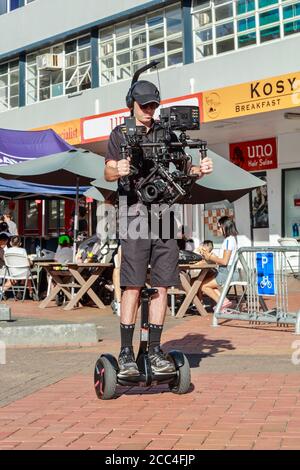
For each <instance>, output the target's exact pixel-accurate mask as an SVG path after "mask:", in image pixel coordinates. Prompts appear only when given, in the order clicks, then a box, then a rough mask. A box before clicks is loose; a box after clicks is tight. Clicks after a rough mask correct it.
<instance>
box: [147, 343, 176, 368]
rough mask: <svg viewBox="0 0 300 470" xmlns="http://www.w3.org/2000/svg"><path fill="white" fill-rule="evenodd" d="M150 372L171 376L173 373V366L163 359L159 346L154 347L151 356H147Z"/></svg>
mask: <svg viewBox="0 0 300 470" xmlns="http://www.w3.org/2000/svg"><path fill="white" fill-rule="evenodd" d="M149 359H150V363H151V369H152V372H154V373H155V374H171V373H172V372H175V371H176V369H175V366H174V364H173V363H172V362H170V361H168V359H166V358H165V355H164V353H163V352H162V350H161V349H160V346H155V348H154V350H153V352H152V354H149Z"/></svg>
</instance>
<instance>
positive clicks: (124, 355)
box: [118, 347, 140, 377]
mask: <svg viewBox="0 0 300 470" xmlns="http://www.w3.org/2000/svg"><path fill="white" fill-rule="evenodd" d="M118 364H119V369H120V370H119V373H118V375H119V376H121V377H132V376H137V375H140V373H139V370H138V366H137V365H136V362H135V358H134V354H133V349H132V348H130V347H126V348H123V349H121V352H120V355H119V358H118Z"/></svg>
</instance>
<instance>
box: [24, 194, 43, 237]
mask: <svg viewBox="0 0 300 470" xmlns="http://www.w3.org/2000/svg"><path fill="white" fill-rule="evenodd" d="M38 228H39V205H38V204H37V203H36V202H35V201H33V200H26V201H25V211H24V229H25V231H28V232H35V231H37V230H38Z"/></svg>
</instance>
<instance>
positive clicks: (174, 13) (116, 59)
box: [99, 5, 183, 85]
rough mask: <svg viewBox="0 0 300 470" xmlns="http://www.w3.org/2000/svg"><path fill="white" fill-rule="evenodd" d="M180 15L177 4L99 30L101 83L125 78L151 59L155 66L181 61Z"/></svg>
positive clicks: (168, 65)
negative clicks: (156, 61) (155, 63)
mask: <svg viewBox="0 0 300 470" xmlns="http://www.w3.org/2000/svg"><path fill="white" fill-rule="evenodd" d="M182 51H183V43H182V18H181V8H180V6H179V5H176V6H172V7H170V8H166V9H163V10H158V11H156V12H153V13H151V14H149V15H147V16H143V17H138V18H135V19H134V20H132V21H130V22H129V21H126V22H123V23H120V24H118V25H115V26H114V27H109V28H105V29H102V30H100V31H99V56H100V60H99V66H100V77H101V85H105V84H107V83H110V82H114V81H118V80H124V79H129V78H131V77H132V75H133V74H134V72H135V71H136V70H138V69H139V68H140V67H143V66H144V65H146V63H148V62H149V61H151V60H154V59H155V60H159V61H160V63H159V65H158V68H165V67H171V66H174V65H178V64H181V63H182V60H183V58H182Z"/></svg>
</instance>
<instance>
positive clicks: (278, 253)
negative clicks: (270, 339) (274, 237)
mask: <svg viewBox="0 0 300 470" xmlns="http://www.w3.org/2000/svg"><path fill="white" fill-rule="evenodd" d="M292 254H293V255H295V254H296V255H297V254H298V255H299V256H298V259H299V262H300V247H294V246H293V247H282V246H280V247H279V246H276V247H275V246H268V247H254V248H249V247H247V248H240V249H239V250H238V251H237V252H236V254H235V257H234V261H233V263H232V265H231V266H230V269H229V273H228V277H227V280H226V283H225V285H224V287H223V289H222V292H221V297H220V299H219V302H218V304H217V306H216V308H215V312H214V316H213V326H218V320H219V319H227V320H244V321H249V322H254V323H273V324H274V323H275V324H277V325H278V326H281V325H289V324H291V325H295V333H296V334H300V280H299V276H298V275H297V273H296V275H295V272H294V271H291V269H290V264H289V257H290V256H291V255H292ZM267 265H268V266H267ZM236 271H238V272H239V273H240V281H237V282H236V281H234V280H233V277H234V273H235V272H236ZM298 271H299V272H298V274H300V266H298ZM234 285H236V288H238V289H239V290H240V293H239V298H238V300H237V301H236V305H235V306H234V305H232V308H226V309H222V305H223V302H224V299H225V297H226V295H227V293H228V291H229V290H230V288H231V287H232V286H234ZM292 285H294V289H295V291H294V293H295V299H294V301H295V303H296V311H293V312H291V311H289V296H290V295H291V292H290V291H292V287H291V286H292ZM297 293H298V294H297ZM297 295H298V299H299V300H297Z"/></svg>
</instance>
